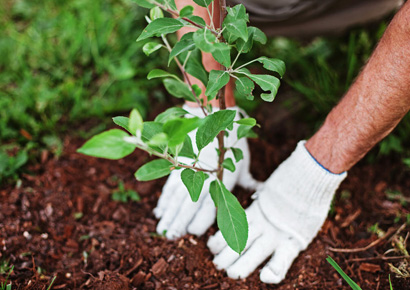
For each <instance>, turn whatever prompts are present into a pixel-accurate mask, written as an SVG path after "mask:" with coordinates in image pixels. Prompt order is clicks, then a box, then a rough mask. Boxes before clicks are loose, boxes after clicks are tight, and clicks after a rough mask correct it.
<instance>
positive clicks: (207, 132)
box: [196, 110, 236, 151]
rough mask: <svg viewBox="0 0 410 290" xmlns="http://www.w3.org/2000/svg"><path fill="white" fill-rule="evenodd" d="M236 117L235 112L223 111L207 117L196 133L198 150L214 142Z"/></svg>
mask: <svg viewBox="0 0 410 290" xmlns="http://www.w3.org/2000/svg"><path fill="white" fill-rule="evenodd" d="M235 115H236V112H235V111H232V110H223V111H218V112H215V113H213V114H211V115H208V116H206V117H205V118H204V119H203V120H204V121H203V123H202V124H201V125H200V126H199V128H198V131H197V133H196V144H197V147H198V150H199V151H200V150H202V149H203V148H204V147H205V146H206V145H208V144H209V143H211V142H212V141H213V140H214V138H215V137H216V136H217V135H218V133H219V132H221V131H222V130H225V129H226V127H228V126H229V125H230V124H231V123H232V122H233V120H234V118H235Z"/></svg>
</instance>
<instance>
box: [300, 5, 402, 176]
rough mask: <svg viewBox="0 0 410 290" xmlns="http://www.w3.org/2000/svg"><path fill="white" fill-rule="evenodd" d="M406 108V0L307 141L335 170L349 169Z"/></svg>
mask: <svg viewBox="0 0 410 290" xmlns="http://www.w3.org/2000/svg"><path fill="white" fill-rule="evenodd" d="M409 109H410V3H408V2H407V3H406V4H405V5H404V6H403V8H402V9H401V10H400V11H399V12H398V13H397V14H396V16H395V17H394V19H393V20H392V22H391V23H390V25H389V27H388V28H387V30H386V32H385V34H384V36H383V37H382V39H381V41H380V43H379V45H378V46H377V48H376V49H375V51H374V53H373V55H372V56H371V58H370V60H369V62H368V63H367V65H366V66H365V68H364V69H363V71H362V72H361V73H360V75H359V77H358V78H357V80H356V82H355V83H354V84H353V86H352V87H351V88H350V89H349V91H348V92H347V94H346V95H345V97H344V98H343V99H342V101H341V102H340V103H339V104H338V105H337V106H336V107H335V108H334V109H333V110H332V111H331V112H330V114H329V115H328V117H327V118H326V121H325V123H324V124H323V126H322V127H321V128H320V130H319V131H318V132H317V133H316V134H315V135H314V136H313V137H312V138H311V139H310V140H309V141H308V142H307V143H306V148H307V149H308V150H309V152H310V153H311V154H312V155H313V156H314V157H315V158H316V159H317V161H318V162H319V163H321V164H322V165H323V166H324V167H326V168H327V169H329V170H330V171H332V172H334V173H340V172H343V171H346V170H348V169H350V168H351V167H352V166H353V165H354V164H356V163H357V162H358V161H359V160H360V159H361V158H362V157H363V156H364V155H365V154H366V153H367V152H368V151H369V150H370V149H371V148H372V147H373V146H374V145H375V144H376V143H377V142H379V141H380V140H381V139H382V138H384V137H385V136H386V135H387V134H389V133H390V132H391V131H392V130H393V128H394V127H395V126H396V125H397V124H398V123H399V121H400V120H401V119H402V118H403V116H404V115H405V114H406V113H407V112H408V111H409Z"/></svg>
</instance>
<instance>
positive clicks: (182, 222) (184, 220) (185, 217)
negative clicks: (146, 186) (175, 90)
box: [154, 105, 260, 239]
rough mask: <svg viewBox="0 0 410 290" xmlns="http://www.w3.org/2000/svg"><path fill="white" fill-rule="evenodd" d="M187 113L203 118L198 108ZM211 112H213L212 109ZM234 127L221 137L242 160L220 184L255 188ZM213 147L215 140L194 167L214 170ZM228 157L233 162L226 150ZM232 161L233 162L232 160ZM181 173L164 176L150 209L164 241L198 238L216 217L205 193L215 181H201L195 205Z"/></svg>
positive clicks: (243, 144)
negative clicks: (152, 206) (238, 151)
mask: <svg viewBox="0 0 410 290" xmlns="http://www.w3.org/2000/svg"><path fill="white" fill-rule="evenodd" d="M183 108H184V109H185V110H186V111H187V112H189V113H190V114H192V115H194V116H197V117H200V118H203V117H204V115H203V113H202V110H201V109H200V108H190V107H188V106H186V105H185V106H184V107H183ZM228 109H229V110H236V111H238V107H231V108H228ZM214 111H215V109H214ZM239 119H240V116H239V113H237V115H236V117H235V120H239ZM237 128H238V125H237V124H236V123H234V128H233V130H232V131H229V136H228V137H225V141H224V142H225V147H230V146H234V147H235V148H239V149H241V150H242V152H243V159H242V160H241V161H239V162H238V163H235V166H236V170H235V172H230V171H229V170H225V171H224V178H223V182H224V183H225V185H226V187H227V189H228V190H232V189H233V188H234V186H235V185H236V184H239V185H241V186H242V187H245V188H249V189H255V188H256V186H257V185H258V184H260V183H258V182H257V181H256V180H254V179H253V178H252V176H251V174H250V173H249V165H250V155H249V148H248V144H247V141H246V139H245V138H242V139H240V140H239V141H238V140H237V134H236V132H237ZM195 134H196V130H195V131H192V132H190V133H189V134H188V135H189V136H190V137H191V140H192V143H193V147H194V151H195V153H198V152H197V147H196V144H195ZM216 148H218V141H217V140H216V139H215V140H214V142H212V143H210V144H209V145H208V146H206V147H205V148H204V149H202V151H201V154H200V156H199V160H198V163H197V164H196V166H198V167H201V168H203V169H216V168H217V162H218V155H217V151H216ZM229 157H230V158H232V160H234V157H233V154H232V151H230V150H229V151H228V152H227V153H226V155H225V158H229ZM179 160H180V161H181V162H183V163H186V164H191V163H192V160H191V159H189V158H179ZM234 162H235V161H234ZM180 175H181V170H174V171H172V172H171V175H170V176H169V177H168V180H167V182H166V183H165V185H164V188H163V189H162V194H161V197H160V198H159V200H158V204H157V207H156V208H155V209H154V214H155V216H156V217H157V218H159V219H160V221H159V223H158V225H157V233H158V234H163V233H164V231H166V233H165V236H166V237H167V238H168V239H176V238H179V237H181V236H183V235H185V234H186V233H190V234H194V235H198V236H199V235H202V234H204V233H205V232H206V230H207V229H208V228H209V227H210V226H211V225H212V224H213V223H214V221H215V216H216V209H215V205H214V202H213V201H212V198H211V196H210V194H209V184H210V183H211V181H212V180H214V179H215V178H214V177H213V176H211V175H210V177H209V178H208V179H207V180H205V184H204V187H203V189H202V192H201V195H200V197H199V200H198V201H197V202H193V201H192V200H191V198H190V196H189V193H188V190H187V189H186V187H185V185H184V184H183V183H182V181H181V177H180Z"/></svg>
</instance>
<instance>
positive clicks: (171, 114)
mask: <svg viewBox="0 0 410 290" xmlns="http://www.w3.org/2000/svg"><path fill="white" fill-rule="evenodd" d="M186 114H188V112H187V111H185V110H184V109H182V108H180V107H172V108H169V109H167V110H165V111H164V112H162V113H161V114H159V115H158V116H157V117H156V118H155V120H154V121H155V122H160V123H165V122H166V121H168V120H172V119H176V118H180V117H183V116H185V115H186Z"/></svg>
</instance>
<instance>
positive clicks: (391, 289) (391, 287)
mask: <svg viewBox="0 0 410 290" xmlns="http://www.w3.org/2000/svg"><path fill="white" fill-rule="evenodd" d="M389 284H390V290H393V285H392V284H391V280H390V275H389Z"/></svg>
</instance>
